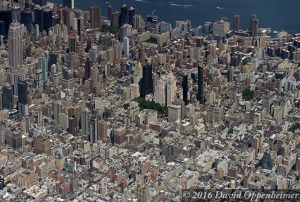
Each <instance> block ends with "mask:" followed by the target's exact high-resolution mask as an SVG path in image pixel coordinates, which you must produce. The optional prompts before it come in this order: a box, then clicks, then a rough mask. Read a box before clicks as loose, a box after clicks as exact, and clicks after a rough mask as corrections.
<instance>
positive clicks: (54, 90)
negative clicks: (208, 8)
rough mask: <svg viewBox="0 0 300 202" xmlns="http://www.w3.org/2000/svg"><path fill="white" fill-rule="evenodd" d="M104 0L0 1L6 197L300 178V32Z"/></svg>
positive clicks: (269, 183) (0, 152)
mask: <svg viewBox="0 0 300 202" xmlns="http://www.w3.org/2000/svg"><path fill="white" fill-rule="evenodd" d="M101 9H102V10H103V9H104V8H101ZM101 9H100V8H99V7H97V6H93V7H91V8H90V9H89V10H88V11H83V10H78V9H76V8H74V1H72V0H69V1H67V0H65V1H64V4H63V5H56V4H52V3H47V2H46V1H43V0H18V1H14V2H11V1H4V0H2V1H0V35H1V36H0V176H3V177H4V179H5V186H4V188H2V189H0V201H2V200H4V201H14V200H20V201H26V200H28V201H41V200H46V201H52V200H53V201H55V200H57V201H69V200H72V201H124V202H127V201H128V202H129V201H141V202H142V201H143V202H144V201H181V199H182V190H186V189H194V188H203V189H219V190H220V189H221V190H222V189H241V188H246V189H247V188H249V189H265V190H266V189H274V190H277V189H299V188H300V182H299V180H300V179H299V171H300V130H299V129H300V127H299V124H297V123H299V121H300V110H299V107H300V102H299V95H300V94H299V93H300V91H299V90H300V88H299V81H300V68H299V63H300V34H294V35H291V34H288V33H286V32H280V33H278V34H277V35H274V34H273V33H272V32H271V31H270V30H268V29H262V28H259V20H258V18H257V17H256V16H255V15H253V16H251V18H250V23H249V28H248V29H247V30H242V29H240V25H239V24H240V16H238V15H236V16H234V17H233V23H230V20H229V19H227V18H222V19H220V20H219V21H217V22H213V23H212V22H206V23H204V24H203V25H201V26H197V27H193V26H192V22H191V21H190V20H186V21H177V22H176V23H175V27H173V25H172V24H169V23H167V22H164V21H159V19H158V17H157V16H154V14H151V15H149V16H147V18H146V19H144V18H143V17H142V15H140V14H138V13H137V11H136V10H135V9H134V8H133V7H128V6H126V5H123V6H122V7H121V9H119V10H118V11H114V10H113V9H114V8H112V6H108V8H107V9H108V10H107V14H108V15H107V16H103V14H102V12H101ZM231 24H233V26H231Z"/></svg>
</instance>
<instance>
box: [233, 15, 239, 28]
mask: <svg viewBox="0 0 300 202" xmlns="http://www.w3.org/2000/svg"><path fill="white" fill-rule="evenodd" d="M233 26H234V31H235V32H238V31H239V30H240V16H239V15H235V16H234V22H233Z"/></svg>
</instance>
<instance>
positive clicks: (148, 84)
mask: <svg viewBox="0 0 300 202" xmlns="http://www.w3.org/2000/svg"><path fill="white" fill-rule="evenodd" d="M140 93H141V97H143V98H144V97H146V95H148V94H150V93H153V78H152V65H151V64H145V65H144V67H143V78H142V79H141V81H140Z"/></svg>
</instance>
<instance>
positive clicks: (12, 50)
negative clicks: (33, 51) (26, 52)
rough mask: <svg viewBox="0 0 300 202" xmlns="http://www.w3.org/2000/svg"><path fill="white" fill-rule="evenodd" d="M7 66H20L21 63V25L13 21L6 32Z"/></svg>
mask: <svg viewBox="0 0 300 202" xmlns="http://www.w3.org/2000/svg"><path fill="white" fill-rule="evenodd" d="M8 57H9V66H11V67H13V68H15V69H16V68H20V67H22V64H23V39H22V30H21V25H20V24H19V23H17V22H13V23H11V25H10V28H9V33H8Z"/></svg>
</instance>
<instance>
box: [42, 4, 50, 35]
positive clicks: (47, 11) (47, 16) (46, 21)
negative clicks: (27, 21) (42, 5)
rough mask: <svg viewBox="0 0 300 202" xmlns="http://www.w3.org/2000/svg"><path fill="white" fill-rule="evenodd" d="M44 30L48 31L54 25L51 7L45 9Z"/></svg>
mask: <svg viewBox="0 0 300 202" xmlns="http://www.w3.org/2000/svg"><path fill="white" fill-rule="evenodd" d="M43 20H44V22H43V25H44V27H43V30H46V31H47V32H48V30H49V28H50V27H52V11H51V10H50V9H44V10H43Z"/></svg>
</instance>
